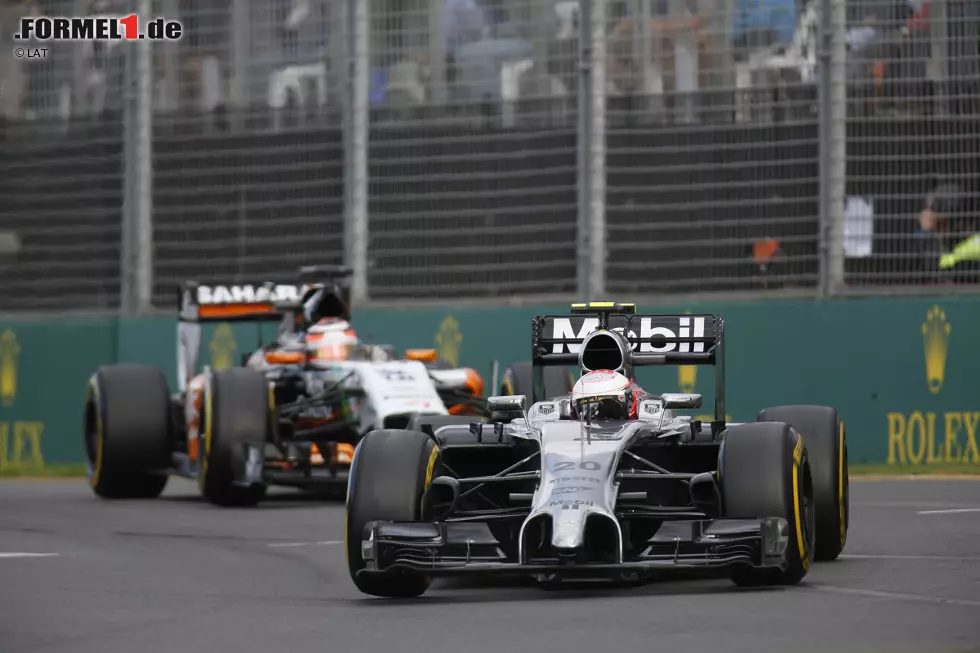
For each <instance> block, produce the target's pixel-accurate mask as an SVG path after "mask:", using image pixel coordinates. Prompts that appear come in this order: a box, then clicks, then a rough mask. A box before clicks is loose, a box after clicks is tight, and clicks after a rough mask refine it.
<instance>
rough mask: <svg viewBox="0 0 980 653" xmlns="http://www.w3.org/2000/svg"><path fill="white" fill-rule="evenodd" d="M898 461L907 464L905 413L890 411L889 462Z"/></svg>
mask: <svg viewBox="0 0 980 653" xmlns="http://www.w3.org/2000/svg"><path fill="white" fill-rule="evenodd" d="M896 454H897V455H896ZM896 463H898V464H901V465H904V464H905V415H903V414H901V413H888V464H889V465H894V464H896Z"/></svg>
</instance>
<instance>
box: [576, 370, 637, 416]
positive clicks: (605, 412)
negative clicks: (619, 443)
mask: <svg viewBox="0 0 980 653" xmlns="http://www.w3.org/2000/svg"><path fill="white" fill-rule="evenodd" d="M634 393H635V389H634V386H633V382H632V381H630V380H629V379H628V378H626V376H624V375H622V374H620V373H619V372H614V371H612V370H596V371H594V372H589V373H588V374H585V375H584V376H583V377H582V378H580V379H579V380H578V381H576V382H575V386H574V387H573V388H572V406H571V408H572V416H573V417H574V418H575V419H588V420H590V421H591V420H595V419H630V418H631V417H632V416H633V415H634V413H635V401H634Z"/></svg>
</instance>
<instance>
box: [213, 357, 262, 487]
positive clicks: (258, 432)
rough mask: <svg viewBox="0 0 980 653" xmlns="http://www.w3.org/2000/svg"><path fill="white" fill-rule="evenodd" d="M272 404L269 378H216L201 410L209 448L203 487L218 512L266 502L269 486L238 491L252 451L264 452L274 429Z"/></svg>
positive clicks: (238, 374) (231, 374)
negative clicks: (255, 447)
mask: <svg viewBox="0 0 980 653" xmlns="http://www.w3.org/2000/svg"><path fill="white" fill-rule="evenodd" d="M272 409H273V406H272V398H271V394H270V390H269V384H268V382H267V381H266V378H265V376H263V375H262V374H261V373H259V372H256V371H255V370H251V369H248V368H244V367H241V368H234V369H230V370H221V371H217V372H214V373H212V374H211V376H210V378H209V379H208V382H207V385H206V386H205V389H204V402H203V406H202V408H201V420H202V422H201V423H202V432H203V438H204V443H203V444H204V447H203V451H202V453H201V468H200V470H199V472H198V486H199V487H200V489H201V494H202V495H204V498H205V499H207V500H208V501H209V502H211V503H213V504H215V505H218V506H254V505H255V504H257V503H258V502H259V501H261V500H262V498H263V497H264V496H265V491H266V488H265V485H262V484H253V485H248V486H243V485H239V484H238V483H237V480H238V479H239V478H241V477H242V476H243V474H244V470H245V461H246V452H247V445H249V444H260V445H262V448H263V450H264V447H265V443H266V442H268V440H269V433H270V429H271V426H272Z"/></svg>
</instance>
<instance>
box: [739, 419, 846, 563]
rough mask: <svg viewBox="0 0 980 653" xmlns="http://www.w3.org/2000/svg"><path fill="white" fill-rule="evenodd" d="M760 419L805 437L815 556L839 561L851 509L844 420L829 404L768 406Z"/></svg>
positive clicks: (821, 560)
mask: <svg viewBox="0 0 980 653" xmlns="http://www.w3.org/2000/svg"><path fill="white" fill-rule="evenodd" d="M757 421H759V422H770V421H772V422H786V423H787V424H790V425H792V426H793V428H795V429H796V430H797V431H798V432H799V433H801V434H802V435H803V437H804V438H805V439H806V448H807V452H808V453H809V456H810V467H811V470H812V475H813V506H814V514H815V517H816V524H817V526H816V530H817V545H816V547H815V550H814V556H813V559H814V560H816V561H818V562H825V561H829V560H836V559H837V557H838V556H840V554H841V551H843V550H844V544H845V543H846V542H847V528H848V522H849V521H850V512H851V506H850V488H849V485H850V484H849V482H848V471H847V439H846V437H845V434H844V422H843V421H842V420H841V418H840V416H839V415H838V414H837V411H836V410H834V409H833V408H829V407H826V406H777V407H775V408H766V409H765V410H763V411H762V412H761V413H759V417H758V419H757Z"/></svg>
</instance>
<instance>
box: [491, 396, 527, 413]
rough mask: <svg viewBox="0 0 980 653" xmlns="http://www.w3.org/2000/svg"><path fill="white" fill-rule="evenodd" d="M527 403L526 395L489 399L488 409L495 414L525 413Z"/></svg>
mask: <svg viewBox="0 0 980 653" xmlns="http://www.w3.org/2000/svg"><path fill="white" fill-rule="evenodd" d="M526 401H527V398H526V397H525V396H524V395H502V396H499V397H487V407H488V408H489V409H490V410H491V411H493V412H495V413H497V412H499V413H512V412H514V411H518V410H519V411H521V412H522V413H523V412H524V405H525V403H526Z"/></svg>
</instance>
